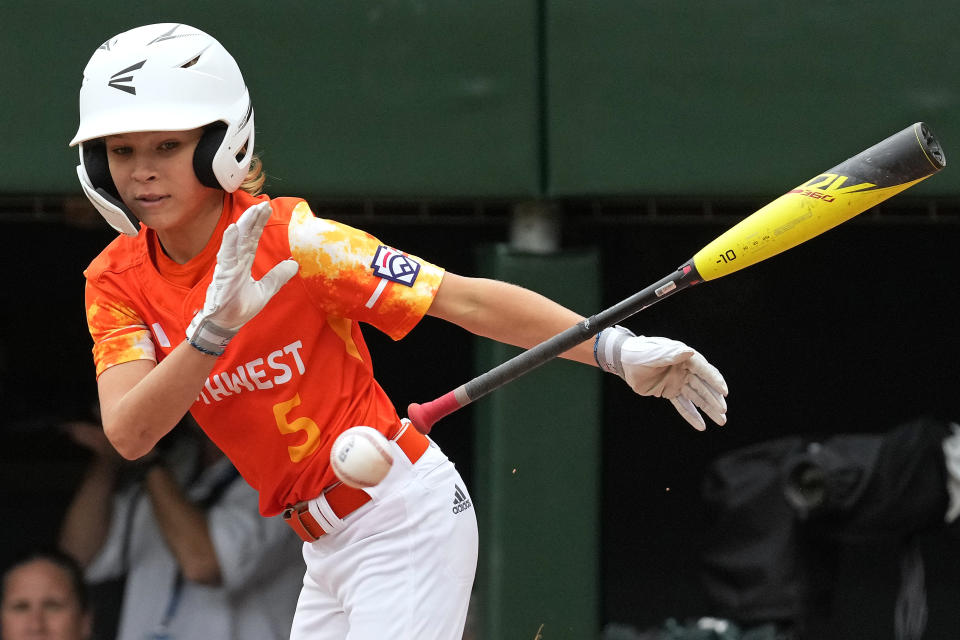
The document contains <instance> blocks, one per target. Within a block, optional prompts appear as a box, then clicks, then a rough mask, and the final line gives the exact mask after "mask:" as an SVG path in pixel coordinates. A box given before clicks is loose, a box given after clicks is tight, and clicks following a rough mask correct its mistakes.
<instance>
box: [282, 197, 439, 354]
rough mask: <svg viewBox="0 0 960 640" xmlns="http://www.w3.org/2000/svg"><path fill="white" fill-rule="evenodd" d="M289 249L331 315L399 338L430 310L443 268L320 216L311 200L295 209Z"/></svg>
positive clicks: (318, 301)
mask: <svg viewBox="0 0 960 640" xmlns="http://www.w3.org/2000/svg"><path fill="white" fill-rule="evenodd" d="M288 235H289V240H290V250H291V253H292V256H293V258H294V260H296V261H297V263H298V264H299V265H300V276H301V278H302V279H303V281H304V283H305V285H306V287H307V289H308V291H309V292H310V296H311V298H312V299H313V300H314V301H315V302H316V304H318V305H319V306H320V307H321V308H322V309H323V310H324V311H326V312H327V313H328V314H330V315H332V316H336V317H342V318H351V319H353V320H357V321H360V322H365V323H367V324H371V325H373V326H375V327H376V328H377V329H379V330H380V331H383V332H384V333H385V334H387V335H389V336H390V337H391V338H393V339H394V340H398V339H400V338H401V337H403V336H404V335H406V334H407V332H409V331H410V330H411V329H412V328H413V327H414V326H415V325H416V324H417V322H419V321H420V319H421V318H422V317H423V316H424V314H426V312H427V309H429V308H430V304H431V303H432V302H433V299H434V297H435V296H436V295H437V289H438V288H439V287H440V281H441V280H442V279H443V273H444V271H443V269H441V268H440V267H438V266H436V265H433V264H430V263H429V262H426V261H425V260H421V259H420V258H417V257H416V256H412V255H409V254H407V253H404V252H402V251H399V250H397V249H394V248H392V247H389V246H387V245H385V244H383V243H381V242H380V241H379V240H378V239H377V238H375V237H373V236H372V235H370V234H368V233H366V232H364V231H361V230H359V229H354V228H353V227H350V226H347V225H345V224H341V223H339V222H336V221H333V220H326V219H322V218H317V217H315V216H314V215H313V213H312V212H311V211H310V209H309V207H308V206H307V204H306V203H300V204H299V205H297V207H296V208H295V209H294V211H293V215H292V217H291V219H290V226H289V229H288Z"/></svg>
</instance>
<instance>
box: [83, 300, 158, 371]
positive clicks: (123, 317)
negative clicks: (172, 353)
mask: <svg viewBox="0 0 960 640" xmlns="http://www.w3.org/2000/svg"><path fill="white" fill-rule="evenodd" d="M85 297H86V307H87V327H88V329H89V330H90V336H91V337H92V338H93V361H94V363H95V364H96V367H97V375H98V376H99V375H100V374H101V373H103V372H104V371H105V370H107V369H108V368H110V367H112V366H114V365H117V364H123V363H124V362H131V361H133V360H152V361H154V362H156V361H157V355H156V350H155V348H154V345H153V340H152V339H151V336H150V329H149V328H148V327H147V325H146V324H145V323H144V322H143V320H141V319H140V317H139V316H138V315H137V313H136V311H134V309H133V307H132V306H131V305H129V304H125V303H124V302H122V301H121V300H118V299H117V298H115V297H112V296H110V295H109V294H108V293H107V292H106V291H104V290H103V289H101V288H100V287H98V286H97V285H96V284H94V283H93V282H90V281H87V286H86V293H85Z"/></svg>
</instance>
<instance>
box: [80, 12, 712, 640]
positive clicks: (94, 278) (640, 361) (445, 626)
mask: <svg viewBox="0 0 960 640" xmlns="http://www.w3.org/2000/svg"><path fill="white" fill-rule="evenodd" d="M253 144H254V111H253V107H252V104H251V101H250V96H249V94H248V91H247V88H246V86H245V84H244V80H243V77H242V76H241V73H240V70H239V68H238V67H237V65H236V63H235V61H234V59H233V58H232V57H231V56H230V54H229V53H228V52H227V51H226V50H225V49H224V48H223V47H222V46H221V45H220V44H219V43H218V42H217V41H216V40H215V39H214V38H212V37H211V36H209V35H207V34H206V33H203V32H201V31H199V30H197V29H195V28H192V27H189V26H187V25H182V24H156V25H148V26H143V27H139V28H136V29H133V30H131V31H127V32H125V33H121V34H119V35H117V36H114V37H111V38H110V39H109V40H107V41H106V42H104V43H103V44H102V45H101V46H100V47H99V48H98V49H97V50H96V51H95V52H94V54H93V56H92V57H91V59H90V61H89V63H88V64H87V66H86V68H85V70H84V77H83V85H82V87H81V89H80V126H79V129H78V131H77V134H76V136H75V137H74V138H73V140H72V142H71V145H79V151H80V165H79V167H78V168H77V173H78V175H79V178H80V183H81V185H82V187H83V190H84V192H85V193H86V195H87V196H88V197H89V199H90V201H91V202H92V203H93V204H94V206H95V207H96V208H97V209H98V210H99V211H100V212H101V213H102V214H103V216H104V218H106V220H107V222H109V223H110V224H111V225H112V226H113V227H114V228H115V229H116V230H117V231H119V232H120V234H121V235H120V236H119V237H118V238H117V239H115V240H114V241H113V242H111V243H110V244H109V245H108V246H107V248H106V249H105V250H104V251H103V252H102V253H101V254H100V255H99V256H98V257H97V258H95V259H94V260H93V262H92V263H91V264H90V266H89V267H88V268H87V270H86V271H85V276H86V309H87V322H88V325H89V329H90V333H91V335H92V337H93V341H94V347H93V356H94V361H95V363H96V372H97V384H98V390H99V395H100V403H101V411H102V418H103V428H104V430H105V432H106V435H107V437H108V438H109V439H110V441H111V443H112V444H113V446H114V447H115V448H116V449H117V451H118V452H119V453H120V454H121V455H123V456H124V457H126V458H130V459H134V458H137V457H140V456H142V455H144V454H146V453H147V452H149V451H150V450H151V448H152V447H153V446H154V444H155V443H156V442H157V441H158V440H159V439H160V438H161V437H162V436H163V435H164V434H166V433H167V432H168V431H169V430H170V429H171V428H172V427H173V426H174V425H175V424H176V423H177V422H178V421H179V420H180V419H181V417H183V415H184V414H185V413H186V412H187V411H189V412H190V413H191V414H192V415H193V416H194V418H195V419H196V421H197V422H198V423H199V424H200V425H201V426H202V427H203V429H204V430H205V431H206V432H207V434H208V435H209V436H210V438H211V439H212V440H213V441H214V442H215V443H216V444H217V445H218V446H219V447H220V448H221V449H222V450H223V451H224V452H225V453H226V454H227V456H228V457H229V458H230V459H231V460H232V461H233V462H234V464H235V466H236V467H237V469H238V470H239V471H240V473H241V474H242V475H243V477H244V478H245V479H246V480H247V482H249V483H250V484H251V485H252V486H253V487H254V488H256V489H257V490H258V492H259V508H260V512H261V513H262V515H263V516H267V517H270V516H275V515H278V514H282V516H283V518H284V519H285V520H286V521H287V522H288V523H289V524H290V526H292V527H293V528H294V529H295V530H296V531H297V533H298V534H299V535H300V537H301V538H302V539H303V540H304V548H303V554H304V559H305V561H306V574H305V576H304V581H303V588H302V591H301V595H300V599H299V602H298V606H297V613H296V615H295V617H294V621H293V628H292V632H291V638H294V639H295V640H297V639H304V638H310V639H311V640H318V639H334V638H349V639H350V640H360V639H374V638H375V639H378V640H379V639H382V638H417V639H418V640H423V639H427V638H437V639H440V638H443V639H453V638H460V636H461V634H462V630H463V625H464V620H465V618H466V614H467V605H468V601H469V596H470V591H471V585H472V582H473V578H474V571H475V567H476V559H477V525H476V520H475V517H474V515H473V510H466V511H459V512H457V513H454V512H453V510H452V509H451V508H450V505H451V503H452V500H453V498H454V496H455V495H462V496H466V495H467V494H466V485H465V484H464V482H463V480H462V478H461V477H460V476H459V474H458V473H457V471H456V470H455V468H454V466H453V464H452V463H451V462H450V461H449V460H448V459H447V457H446V456H445V455H444V454H443V452H442V451H441V450H440V449H439V448H438V447H437V445H436V444H434V443H433V442H432V441H430V440H429V439H428V438H427V437H426V436H424V435H422V434H420V433H419V432H418V431H417V430H416V429H414V428H413V427H412V426H411V427H409V428H408V425H409V423H408V422H407V421H406V420H402V419H401V418H400V417H399V416H398V414H397V412H396V410H395V409H394V407H393V405H392V404H391V402H390V400H389V399H388V398H387V396H386V395H385V393H384V391H383V390H382V389H381V388H380V386H379V385H378V384H377V382H376V380H374V377H373V370H372V366H371V360H370V353H369V352H368V350H367V346H366V344H365V343H364V339H363V335H362V334H361V331H360V323H366V324H370V325H372V326H374V327H376V328H377V329H379V330H380V331H383V332H384V333H386V334H388V335H389V336H391V337H392V338H394V339H399V338H401V337H403V336H404V335H405V334H406V333H407V332H409V331H410V330H411V329H412V328H413V327H414V326H415V325H416V324H417V323H418V321H419V320H420V319H421V318H422V317H423V316H424V315H431V316H435V317H438V318H442V319H444V320H447V321H450V322H453V323H455V324H457V325H459V326H461V327H463V328H465V329H466V330H468V331H471V332H473V333H475V334H478V335H482V336H486V337H489V338H492V339H495V340H499V341H502V342H505V343H509V344H513V345H516V346H519V347H530V346H532V345H534V344H537V343H539V342H541V341H542V340H544V339H546V338H548V337H550V336H551V335H554V334H556V333H559V332H560V331H562V330H564V329H566V328H568V327H570V326H572V325H574V324H576V323H577V322H578V321H580V320H581V317H580V316H578V315H577V314H575V313H573V312H571V311H569V310H567V309H565V308H563V307H561V306H559V305H557V304H555V303H553V302H551V301H550V300H548V299H546V298H544V297H542V296H540V295H538V294H536V293H534V292H532V291H529V290H526V289H523V288H520V287H516V286H513V285H510V284H507V283H503V282H497V281H492V280H486V279H478V278H468V277H462V276H459V275H456V274H453V273H449V272H445V271H444V270H443V269H441V268H440V267H438V266H435V265H433V264H431V263H429V262H427V261H425V260H422V259H420V258H417V257H415V256H412V255H408V254H406V253H404V252H402V251H400V250H398V249H395V248H392V247H390V246H388V245H386V244H383V243H382V242H381V241H380V240H378V239H377V238H374V237H372V236H371V235H369V234H367V233H364V232H363V231H359V230H357V229H353V228H350V227H348V226H345V225H343V224H339V223H337V222H334V221H331V220H324V219H319V218H317V217H315V216H314V215H313V213H312V212H311V211H310V208H309V206H308V205H307V203H306V202H305V201H303V200H301V199H297V198H272V199H271V198H270V197H268V196H266V195H260V194H259V191H260V188H261V186H262V184H263V181H264V176H263V172H262V169H261V165H260V163H259V161H258V159H257V158H255V157H254V155H253V150H254V146H253ZM595 352H596V353H595ZM565 357H568V358H571V359H574V360H578V361H581V362H584V363H587V364H592V365H596V364H599V365H600V366H602V367H603V368H604V369H606V370H609V371H614V372H616V373H617V374H619V375H620V376H621V377H623V378H624V379H625V380H626V381H627V382H628V383H629V384H630V386H631V387H632V388H633V389H634V390H635V391H636V392H637V393H640V394H643V395H654V396H660V397H664V398H667V399H669V400H670V401H671V402H672V403H673V404H674V406H675V407H677V409H678V410H679V411H680V413H681V414H682V415H683V417H684V418H685V419H687V420H688V421H689V422H690V423H691V424H692V425H693V426H695V427H696V428H698V429H703V428H704V420H703V418H702V417H701V414H700V412H701V411H702V412H703V413H705V414H706V415H707V416H709V417H710V418H711V419H712V420H713V421H714V422H716V423H718V424H723V423H724V422H725V421H726V403H725V400H724V396H725V395H726V393H727V388H726V384H725V382H724V380H723V377H722V376H721V375H720V373H719V372H718V371H717V370H716V369H715V368H714V367H713V366H711V365H710V364H709V363H708V362H707V361H706V360H705V359H704V358H703V357H702V356H701V355H700V354H698V353H697V352H696V351H694V350H693V349H691V348H690V347H687V346H686V345H684V344H682V343H679V342H675V341H672V340H667V339H664V338H645V337H642V336H633V335H632V334H630V333H629V332H628V331H626V330H624V329H620V328H614V329H608V330H606V331H605V332H604V333H603V334H602V335H601V336H600V337H599V338H598V340H597V341H596V342H595V343H594V344H589V343H588V344H585V345H581V346H579V347H577V348H575V349H572V350H571V351H569V352H568V353H567V354H565ZM356 425H368V426H371V427H374V428H375V429H377V430H379V431H380V432H382V433H383V434H384V435H385V436H386V437H387V438H388V440H389V441H390V446H391V448H392V449H393V451H392V453H393V457H394V460H395V462H394V464H393V467H392V468H391V470H390V472H389V474H388V475H387V476H386V478H385V479H384V480H383V481H382V482H381V483H380V484H378V485H377V486H375V487H372V488H370V489H367V490H359V489H353V488H350V487H348V486H347V485H344V484H341V483H339V482H337V478H336V477H335V475H334V474H333V472H332V470H331V469H330V466H329V452H330V446H331V444H332V442H333V440H334V439H335V438H336V436H337V435H338V434H339V433H341V432H342V431H344V430H345V429H347V428H349V427H352V426H356Z"/></svg>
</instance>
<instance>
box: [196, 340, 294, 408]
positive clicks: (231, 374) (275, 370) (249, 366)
mask: <svg viewBox="0 0 960 640" xmlns="http://www.w3.org/2000/svg"><path fill="white" fill-rule="evenodd" d="M302 348H303V343H302V342H300V341H299V340H297V341H295V342H291V343H290V344H288V345H286V346H284V347H283V348H281V349H277V350H276V351H271V352H270V353H268V354H267V355H266V356H262V357H259V358H254V359H253V360H250V361H248V362H244V363H243V364H241V365H238V366H237V367H236V369H233V370H231V371H221V372H220V373H216V374H214V375H212V376H210V377H209V378H207V381H206V382H205V383H204V385H203V390H202V391H201V392H200V395H199V397H198V400H202V401H203V402H204V404H213V403H214V402H219V401H220V400H223V399H224V398H226V397H229V396H232V395H236V394H238V393H243V392H245V391H256V390H257V389H272V388H273V387H275V386H277V385H281V384H286V383H287V382H290V381H291V380H292V379H293V376H294V371H296V374H297V375H301V376H302V375H303V372H304V371H305V370H306V368H305V367H304V365H303V359H302V358H301V357H300V350H301V349H302Z"/></svg>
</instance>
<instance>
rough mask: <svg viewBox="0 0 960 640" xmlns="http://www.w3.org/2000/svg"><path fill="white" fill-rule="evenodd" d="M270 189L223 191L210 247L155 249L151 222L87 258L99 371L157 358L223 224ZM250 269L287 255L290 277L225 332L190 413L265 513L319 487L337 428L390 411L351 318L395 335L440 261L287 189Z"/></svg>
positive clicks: (388, 422)
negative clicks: (184, 255) (316, 207)
mask: <svg viewBox="0 0 960 640" xmlns="http://www.w3.org/2000/svg"><path fill="white" fill-rule="evenodd" d="M266 199H268V198H267V197H266V196H259V197H253V196H250V195H248V194H246V193H244V192H240V191H238V192H236V193H233V194H228V195H227V196H226V198H225V200H224V212H225V215H224V216H223V218H222V219H221V221H220V224H219V226H218V227H217V229H216V231H215V232H214V234H213V237H212V238H211V240H210V243H209V244H208V246H207V247H206V248H205V249H204V251H203V252H202V253H201V254H200V255H198V256H197V257H196V258H194V259H193V260H191V261H190V262H188V263H187V264H186V265H176V264H175V263H173V262H172V261H170V260H169V259H168V258H166V257H165V256H163V254H162V251H159V250H158V243H157V241H156V238H155V235H154V233H153V232H152V231H150V230H147V229H141V232H140V235H139V236H137V237H136V238H131V237H127V236H120V237H118V238H117V239H116V240H114V241H113V242H112V243H111V244H110V245H109V246H108V247H107V248H106V249H105V250H104V251H103V253H101V254H100V255H99V256H98V257H97V258H96V259H95V260H94V261H93V262H92V263H91V264H90V266H89V267H88V268H87V270H86V271H85V272H84V275H85V276H86V278H87V287H86V307H87V323H88V326H89V328H90V333H91V335H92V336H93V341H94V347H93V355H94V361H95V363H96V368H97V375H99V374H100V373H101V372H103V371H104V370H105V369H107V368H108V367H111V366H114V365H118V364H122V363H124V362H130V361H132V360H142V359H148V360H155V361H158V362H159V361H162V360H163V358H164V357H165V356H166V355H167V354H168V353H169V352H170V351H171V350H172V349H174V348H175V347H176V346H177V345H178V344H179V343H180V342H181V341H183V339H184V335H185V331H186V327H187V325H188V324H189V323H190V319H191V318H192V317H193V315H194V314H195V313H196V312H197V310H199V309H200V308H201V307H202V306H203V302H204V299H205V297H206V289H207V285H208V284H209V283H210V280H211V278H212V276H213V268H214V266H215V262H216V259H215V258H216V252H217V249H218V248H219V245H220V238H221V236H222V234H223V230H224V229H225V228H226V226H227V224H228V223H229V222H231V221H234V220H236V219H237V218H238V217H239V216H240V214H241V213H243V211H245V210H246V209H247V207H249V206H251V205H253V204H255V203H257V202H259V201H263V200H266ZM271 206H272V207H273V215H272V217H271V218H270V221H269V222H268V223H267V226H266V228H265V229H264V231H263V236H262V237H261V239H260V245H259V248H258V250H257V255H256V259H255V261H254V264H253V277H254V278H257V279H259V278H261V277H262V276H263V274H264V273H266V271H268V270H269V269H270V268H271V267H273V266H274V265H275V264H276V263H277V262H279V261H280V260H283V259H285V258H287V257H290V256H293V258H294V259H295V260H296V261H297V262H298V263H299V264H300V271H299V274H298V275H297V276H294V278H293V279H292V280H291V281H290V282H288V283H287V284H286V285H285V286H284V287H283V288H281V289H280V291H279V292H278V293H277V294H276V295H275V296H274V297H273V298H272V299H271V300H270V302H269V303H268V304H267V306H266V307H265V308H264V310H263V311H261V312H260V313H259V314H258V315H257V316H255V317H254V318H253V319H252V320H251V321H250V322H248V323H247V324H246V325H244V327H243V328H242V329H241V330H240V332H239V333H238V334H237V336H236V337H235V338H234V339H233V340H232V341H231V342H230V344H229V345H228V347H227V350H226V353H224V355H223V356H221V357H220V359H219V360H218V361H217V364H216V366H215V368H214V370H213V372H212V373H211V374H210V377H209V378H208V379H207V381H206V383H205V385H204V387H203V389H202V390H201V392H200V395H199V396H198V397H197V400H196V402H194V404H193V407H192V408H191V413H192V414H193V416H194V417H195V418H196V420H197V422H198V423H199V424H200V425H201V426H202V427H203V428H204V430H205V431H206V432H207V434H208V435H209V436H210V438H211V439H212V440H213V441H214V442H216V443H217V445H219V447H220V448H221V449H222V450H223V451H224V452H225V453H226V454H227V456H228V457H229V458H230V459H231V460H232V461H233V462H234V464H235V465H236V467H237V469H239V470H240V473H241V474H242V475H243V477H244V478H245V479H246V480H247V482H249V483H250V484H251V485H252V486H253V487H254V488H256V489H257V490H258V491H259V492H260V511H261V513H262V514H263V515H265V516H272V515H275V514H277V513H279V512H280V511H281V510H282V509H283V507H284V506H286V505H289V504H293V503H296V502H299V501H301V500H307V499H310V498H313V497H316V496H317V495H318V494H319V493H320V491H321V490H322V489H323V488H324V487H326V486H327V485H329V484H330V483H332V482H334V481H335V480H336V478H335V477H334V475H333V471H332V470H331V469H330V468H329V463H328V461H329V456H330V446H331V445H332V443H333V440H334V438H335V437H336V436H337V435H338V434H339V433H340V432H342V431H343V430H344V429H347V428H349V427H352V426H356V425H369V426H372V427H374V428H376V429H378V430H380V431H382V432H384V433H388V432H391V431H392V430H394V429H395V427H396V426H397V425H398V423H399V417H398V415H397V412H396V410H395V409H394V407H393V405H392V403H391V402H390V400H389V399H388V398H387V396H386V394H385V393H384V391H383V390H382V389H381V388H380V385H379V384H377V382H376V381H375V380H374V377H373V369H372V366H371V362H370V354H369V352H368V350H367V346H366V344H365V342H364V340H363V336H362V335H361V333H360V326H359V323H360V322H365V323H368V324H371V325H373V326H375V327H377V328H378V329H380V330H381V331H383V332H384V333H386V334H387V335H389V336H391V337H392V338H394V339H399V338H401V337H402V336H404V335H405V334H406V333H407V332H408V331H410V329H412V328H413V327H414V325H416V324H417V322H419V320H420V319H421V318H422V317H423V315H424V314H425V313H426V311H427V309H428V308H429V306H430V304H431V302H432V301H433V298H434V296H435V295H436V292H437V288H438V287H439V285H440V281H441V279H442V278H443V270H442V269H440V268H439V267H436V266H434V265H432V264H430V263H428V262H425V261H423V260H420V259H418V258H416V257H413V256H410V255H407V254H404V253H402V252H400V251H397V250H395V249H392V248H390V247H387V246H385V245H383V244H381V243H380V241H379V240H377V239H376V238H374V237H373V236H371V235H369V234H367V233H364V232H363V231H359V230H357V229H353V228H351V227H348V226H346V225H343V224H340V223H337V222H333V221H330V220H323V219H320V218H317V217H315V216H314V215H313V213H312V212H311V211H310V209H309V207H308V206H307V203H306V202H304V201H302V200H299V199H295V198H276V199H273V200H271Z"/></svg>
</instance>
